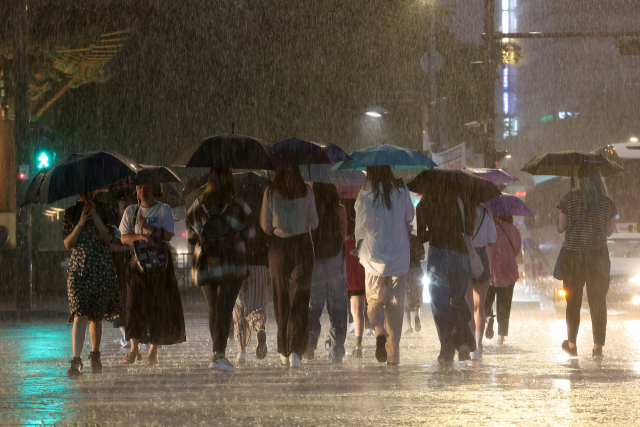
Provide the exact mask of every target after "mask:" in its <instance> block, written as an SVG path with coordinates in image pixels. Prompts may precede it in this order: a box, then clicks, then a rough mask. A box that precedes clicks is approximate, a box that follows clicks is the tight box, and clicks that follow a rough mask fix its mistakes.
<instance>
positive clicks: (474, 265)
mask: <svg viewBox="0 0 640 427" xmlns="http://www.w3.org/2000/svg"><path fill="white" fill-rule="evenodd" d="M458 206H459V207H460V213H461V214H462V238H463V239H464V242H465V243H466V245H467V252H469V262H470V263H471V278H472V279H477V278H478V277H480V276H482V273H484V265H482V259H480V255H478V253H477V252H476V248H474V247H473V242H472V241H471V237H469V236H467V233H466V225H465V223H464V205H463V204H462V200H460V197H458Z"/></svg>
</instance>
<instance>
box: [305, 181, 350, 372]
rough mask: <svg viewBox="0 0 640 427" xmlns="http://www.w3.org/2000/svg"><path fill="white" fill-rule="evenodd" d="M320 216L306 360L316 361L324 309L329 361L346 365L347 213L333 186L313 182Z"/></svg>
mask: <svg viewBox="0 0 640 427" xmlns="http://www.w3.org/2000/svg"><path fill="white" fill-rule="evenodd" d="M313 194H314V197H315V201H316V211H317V213H318V219H319V224H318V228H316V229H315V230H313V231H312V232H311V235H312V238H313V247H314V253H315V262H314V264H313V276H312V279H311V297H310V303H309V343H308V344H307V351H306V352H305V358H306V359H313V358H314V352H315V350H316V348H317V346H318V339H319V338H320V330H321V326H320V317H321V316H322V311H323V310H324V306H325V305H326V306H327V311H328V313H329V324H330V326H329V339H328V340H327V342H326V344H327V347H328V350H329V360H330V361H331V362H332V363H340V362H342V358H343V357H344V353H345V350H344V341H345V339H346V337H347V318H348V314H347V311H348V306H349V297H348V295H347V291H348V285H347V277H346V268H345V255H344V238H345V237H346V234H347V213H346V211H345V208H344V206H342V205H341V204H340V196H338V190H337V188H336V186H335V185H333V184H325V183H321V182H314V183H313Z"/></svg>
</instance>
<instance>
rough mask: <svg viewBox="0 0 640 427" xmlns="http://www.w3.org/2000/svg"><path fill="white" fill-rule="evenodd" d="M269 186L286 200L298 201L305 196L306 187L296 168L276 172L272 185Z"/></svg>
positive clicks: (298, 169)
mask: <svg viewBox="0 0 640 427" xmlns="http://www.w3.org/2000/svg"><path fill="white" fill-rule="evenodd" d="M270 185H272V186H273V188H275V189H276V190H277V191H278V193H280V195H281V196H282V198H283V199H286V200H293V199H300V198H302V197H306V196H307V185H306V184H305V183H304V179H302V174H301V173H300V168H299V167H298V166H294V167H292V168H291V169H287V170H278V171H276V174H275V176H274V178H273V183H272V184H270Z"/></svg>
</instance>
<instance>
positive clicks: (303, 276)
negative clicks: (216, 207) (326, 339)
mask: <svg viewBox="0 0 640 427" xmlns="http://www.w3.org/2000/svg"><path fill="white" fill-rule="evenodd" d="M260 225H261V227H262V229H263V230H264V232H265V233H267V234H268V235H269V236H271V237H270V241H269V272H270V273H271V283H272V286H273V309H274V312H275V316H276V323H277V324H278V353H280V361H281V362H282V364H283V365H284V366H289V367H291V368H299V367H300V366H301V362H300V356H301V355H303V354H304V353H305V352H306V350H307V342H308V340H309V300H310V296H311V279H312V276H313V264H314V258H315V257H314V252H313V243H312V241H311V230H315V229H316V228H317V227H318V214H317V212H316V201H315V197H314V195H313V190H312V189H311V187H309V186H308V185H307V184H305V182H304V180H303V179H302V175H301V173H300V168H299V167H298V166H295V167H293V168H291V169H287V170H278V171H276V173H275V176H274V178H273V182H272V183H271V184H269V186H268V187H267V189H266V190H265V192H264V198H263V200H262V213H261V216H260Z"/></svg>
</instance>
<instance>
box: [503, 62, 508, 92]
mask: <svg viewBox="0 0 640 427" xmlns="http://www.w3.org/2000/svg"><path fill="white" fill-rule="evenodd" d="M502 89H504V90H507V89H509V67H508V66H506V65H505V66H504V68H503V69H502Z"/></svg>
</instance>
